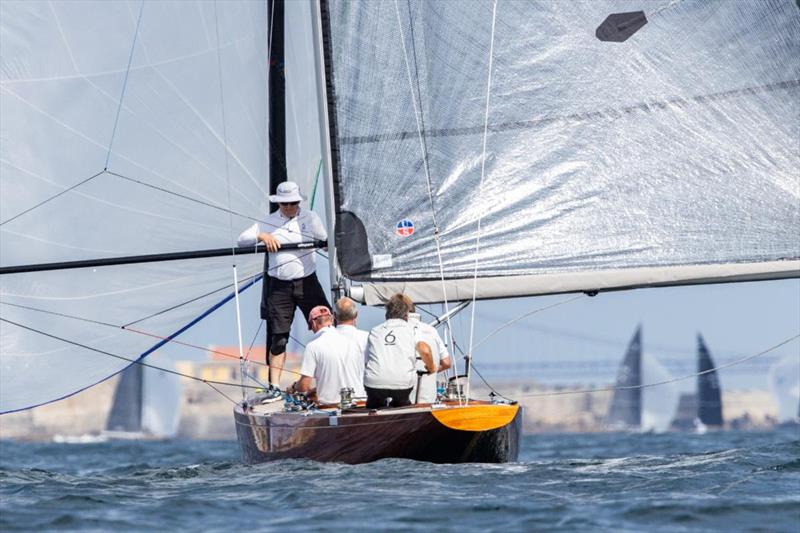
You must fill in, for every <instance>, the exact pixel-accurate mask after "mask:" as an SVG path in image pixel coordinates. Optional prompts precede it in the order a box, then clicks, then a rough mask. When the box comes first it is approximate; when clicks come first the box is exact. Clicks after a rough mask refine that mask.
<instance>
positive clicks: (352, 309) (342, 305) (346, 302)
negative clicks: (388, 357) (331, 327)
mask: <svg viewBox="0 0 800 533" xmlns="http://www.w3.org/2000/svg"><path fill="white" fill-rule="evenodd" d="M333 314H334V316H335V317H336V330H337V331H338V332H339V333H341V334H342V335H344V336H345V337H347V338H348V339H350V340H352V341H353V342H355V343H356V344H357V345H358V347H359V349H360V350H361V353H363V354H364V364H366V362H367V341H368V340H369V333H368V332H366V331H364V330H361V329H358V327H357V325H356V322H357V320H358V308H357V307H356V303H355V302H354V301H353V300H351V299H350V298H348V297H347V296H343V297H342V298H339V299H338V300H337V301H336V305H335V309H334V311H333Z"/></svg>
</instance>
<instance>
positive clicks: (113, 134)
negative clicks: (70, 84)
mask: <svg viewBox="0 0 800 533" xmlns="http://www.w3.org/2000/svg"><path fill="white" fill-rule="evenodd" d="M142 13H144V0H141V3H140V4H139V17H138V19H137V20H136V29H135V30H134V32H133V43H131V53H130V55H129V56H128V66H127V67H126V68H125V77H124V78H123V80H122V93H121V94H120V96H119V103H118V104H117V113H116V116H115V117H114V127H113V128H112V130H111V140H109V142H108V152H107V153H106V162H105V165H104V167H103V170H107V169H108V162H109V161H110V160H111V149H112V147H113V146H114V138H115V137H116V134H117V126H118V125H119V115H120V112H121V111H122V102H123V101H124V100H125V90H126V89H127V88H128V75H129V74H130V72H131V64H132V63H133V53H134V51H135V50H136V40H137V38H138V37H139V28H140V27H141V24H142Z"/></svg>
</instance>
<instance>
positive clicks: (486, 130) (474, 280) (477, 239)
mask: <svg viewBox="0 0 800 533" xmlns="http://www.w3.org/2000/svg"><path fill="white" fill-rule="evenodd" d="M496 19H497V0H493V1H492V34H491V38H490V40H489V74H488V76H487V79H486V107H485V111H484V115H483V154H482V156H481V180H480V182H479V183H478V196H479V197H480V196H481V194H482V193H483V178H484V176H485V174H486V139H487V138H488V133H489V103H490V99H491V94H492V63H493V60H494V28H495V21H496ZM483 211H484V210H483V209H482V210H481V212H480V214H479V215H478V229H477V234H476V235H475V271H474V273H473V278H472V317H471V318H470V324H469V357H470V359H471V358H472V356H473V354H474V346H473V335H474V333H475V308H476V307H477V305H476V304H475V301H476V298H477V295H478V251H479V249H480V244H481V222H482V221H483ZM469 364H470V363H469V362H467V365H469ZM467 368H469V366H468V367H467ZM469 382H470V380H469V372H467V390H466V396H467V403H469Z"/></svg>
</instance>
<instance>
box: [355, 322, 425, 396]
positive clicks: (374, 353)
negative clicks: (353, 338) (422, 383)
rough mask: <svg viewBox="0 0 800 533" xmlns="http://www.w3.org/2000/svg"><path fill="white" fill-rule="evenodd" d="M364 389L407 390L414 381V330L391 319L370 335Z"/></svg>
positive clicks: (373, 330) (409, 325)
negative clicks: (365, 387)
mask: <svg viewBox="0 0 800 533" xmlns="http://www.w3.org/2000/svg"><path fill="white" fill-rule="evenodd" d="M367 352H368V357H367V368H366V370H365V372H364V385H366V386H367V387H370V388H373V389H393V390H399V389H410V388H411V387H413V386H414V382H415V381H416V380H417V373H416V371H415V369H414V365H415V363H416V361H417V353H416V343H415V342H414V328H413V327H412V326H411V324H409V323H408V322H406V321H405V320H403V319H401V318H390V319H389V320H387V321H386V322H384V323H383V324H380V325H378V326H375V327H374V328H372V330H371V331H370V332H369V341H368V342H367Z"/></svg>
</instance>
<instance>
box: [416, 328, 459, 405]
mask: <svg viewBox="0 0 800 533" xmlns="http://www.w3.org/2000/svg"><path fill="white" fill-rule="evenodd" d="M408 321H409V322H410V323H411V325H412V327H413V328H414V340H415V342H419V341H422V342H424V343H426V344H427V345H428V346H430V347H431V355H432V356H433V362H434V364H436V368H437V369H438V368H439V363H440V362H441V360H442V359H447V358H448V357H450V353H449V352H448V351H447V346H445V344H444V341H443V340H442V337H441V336H439V332H438V331H436V328H434V327H433V326H431V325H430V324H426V323H425V322H420V320H419V315H417V314H416V313H411V314H409V317H408ZM418 363H420V364H419V365H418V368H419V369H420V370H424V369H425V365H424V364H422V363H421V361H418ZM416 389H417V384H416V383H414V390H412V391H411V401H414V398H415V397H416V393H417V390H416ZM435 401H436V373H433V374H426V375H424V376H422V379H421V380H420V392H419V403H434V402H435Z"/></svg>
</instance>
